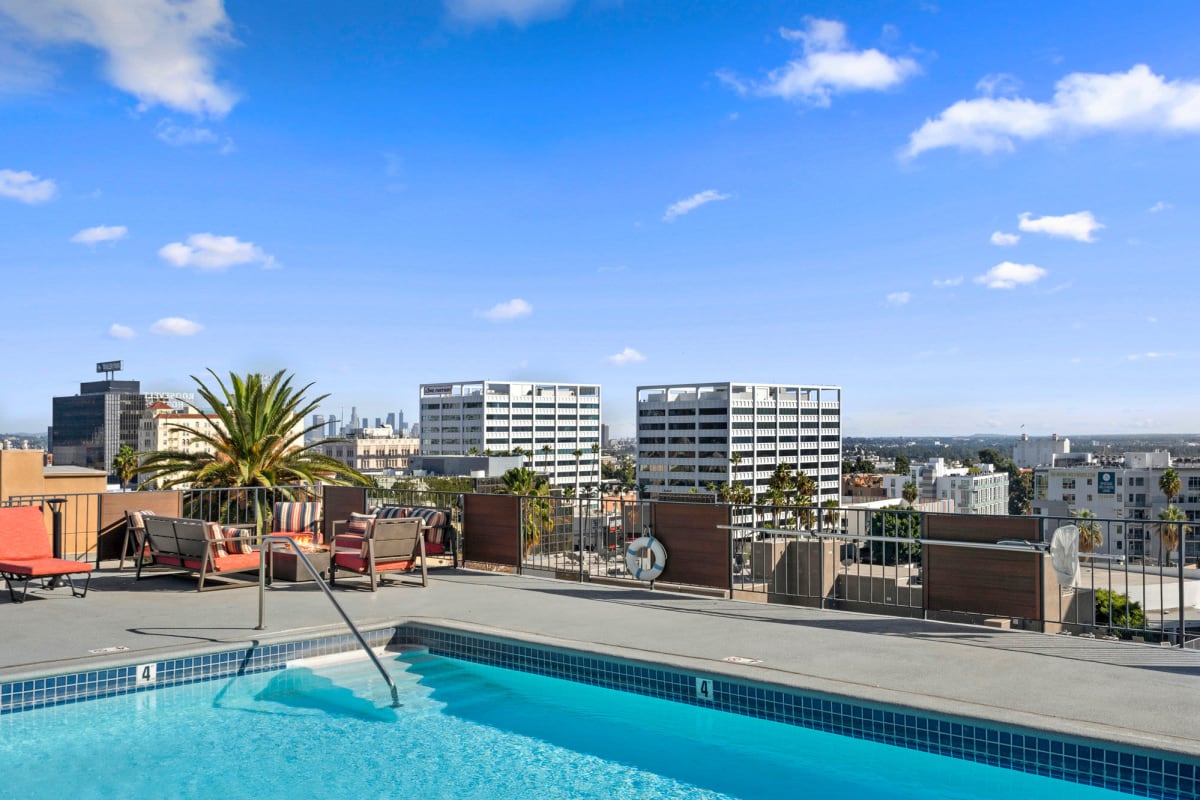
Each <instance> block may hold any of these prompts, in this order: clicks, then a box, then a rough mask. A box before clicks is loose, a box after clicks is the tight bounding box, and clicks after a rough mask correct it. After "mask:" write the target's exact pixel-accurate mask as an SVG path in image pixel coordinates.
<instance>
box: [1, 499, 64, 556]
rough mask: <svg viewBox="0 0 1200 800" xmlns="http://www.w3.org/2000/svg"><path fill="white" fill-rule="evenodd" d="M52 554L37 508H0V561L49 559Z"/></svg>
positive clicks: (40, 512) (43, 521)
mask: <svg viewBox="0 0 1200 800" xmlns="http://www.w3.org/2000/svg"><path fill="white" fill-rule="evenodd" d="M53 552H54V549H53V548H52V547H51V546H50V535H49V534H48V533H47V532H46V522H45V519H44V518H43V516H42V509H41V508H40V507H39V506H18V507H16V508H0V559H11V560H13V561H25V560H28V559H35V558H50V557H51V554H52V553H53Z"/></svg>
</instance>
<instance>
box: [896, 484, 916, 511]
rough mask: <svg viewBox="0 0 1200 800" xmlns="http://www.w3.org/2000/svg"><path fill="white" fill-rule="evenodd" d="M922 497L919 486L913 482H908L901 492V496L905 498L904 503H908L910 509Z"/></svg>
mask: <svg viewBox="0 0 1200 800" xmlns="http://www.w3.org/2000/svg"><path fill="white" fill-rule="evenodd" d="M920 495H921V492H920V490H919V489H917V484H915V483H913V482H912V481H907V482H906V483H905V484H904V488H903V489H901V490H900V496H901V497H903V498H904V502H906V503H908V505H909V507H910V508H911V507H912V504H913V503H915V502H917V498H918V497H920Z"/></svg>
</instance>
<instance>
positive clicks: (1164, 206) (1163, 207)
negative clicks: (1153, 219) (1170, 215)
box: [1146, 200, 1175, 214]
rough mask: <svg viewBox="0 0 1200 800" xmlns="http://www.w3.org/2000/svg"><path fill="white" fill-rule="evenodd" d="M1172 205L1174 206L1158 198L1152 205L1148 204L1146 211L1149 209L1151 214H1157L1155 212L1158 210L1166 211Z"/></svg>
mask: <svg viewBox="0 0 1200 800" xmlns="http://www.w3.org/2000/svg"><path fill="white" fill-rule="evenodd" d="M1174 207H1175V206H1173V205H1171V204H1170V203H1166V202H1163V201H1162V200H1159V201H1158V202H1157V203H1155V204H1154V205H1152V206H1150V207H1149V208H1148V209H1146V210H1147V211H1149V212H1150V213H1151V214H1157V213H1158V212H1160V211H1167V210H1169V209H1172V208H1174Z"/></svg>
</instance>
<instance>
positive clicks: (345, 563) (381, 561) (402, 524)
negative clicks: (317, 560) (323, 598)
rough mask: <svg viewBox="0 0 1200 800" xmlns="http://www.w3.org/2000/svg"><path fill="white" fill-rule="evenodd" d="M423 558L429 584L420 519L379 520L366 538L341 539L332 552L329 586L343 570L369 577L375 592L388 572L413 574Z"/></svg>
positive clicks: (424, 575) (423, 581)
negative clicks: (418, 562) (414, 568)
mask: <svg viewBox="0 0 1200 800" xmlns="http://www.w3.org/2000/svg"><path fill="white" fill-rule="evenodd" d="M418 557H420V559H421V585H422V586H428V585H429V575H428V573H427V572H426V567H425V537H424V536H423V535H422V525H421V520H420V519H415V518H409V519H376V520H372V521H371V522H370V524H369V525H368V526H367V531H366V534H365V535H363V536H354V535H350V536H339V537H337V538H336V539H334V541H333V546H332V549H331V550H330V552H329V583H330V585H333V584H334V583H335V582H336V581H337V571H338V570H339V569H341V570H345V571H347V572H353V573H355V574H356V575H366V576H368V577H369V578H370V579H371V591H372V592H373V591H375V589H376V588H377V586H378V584H379V582H380V581H381V580H382V576H383V574H384V573H388V572H409V571H411V570H412V569H413V567H415V566H416V562H417V558H418Z"/></svg>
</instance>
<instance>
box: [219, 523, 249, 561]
mask: <svg viewBox="0 0 1200 800" xmlns="http://www.w3.org/2000/svg"><path fill="white" fill-rule="evenodd" d="M249 535H250V529H249V528H238V527H235V526H233V525H222V526H221V539H222V543H223V544H224V546H225V552H226V553H228V554H229V555H231V556H236V555H245V554H247V553H252V552H254V550H253V548H251V547H250V543H249V542H239V541H238V539H239V538H241V537H243V536H249Z"/></svg>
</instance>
